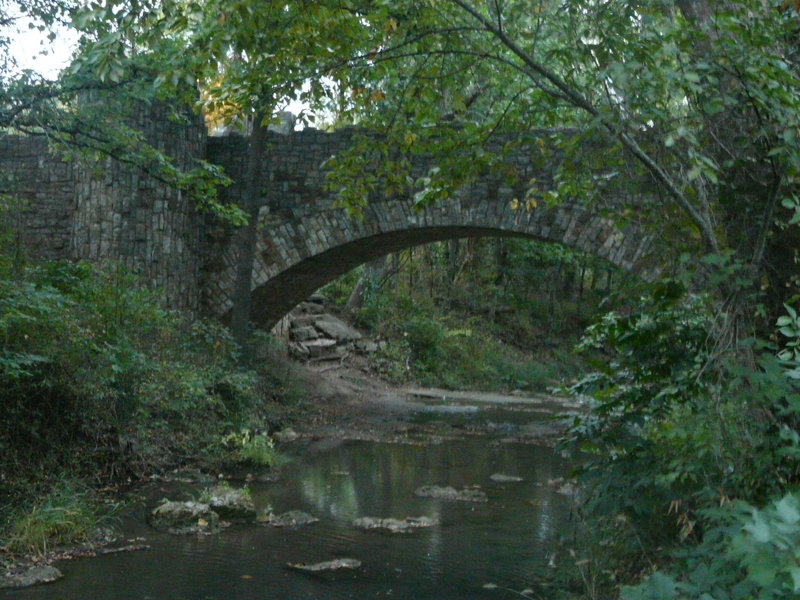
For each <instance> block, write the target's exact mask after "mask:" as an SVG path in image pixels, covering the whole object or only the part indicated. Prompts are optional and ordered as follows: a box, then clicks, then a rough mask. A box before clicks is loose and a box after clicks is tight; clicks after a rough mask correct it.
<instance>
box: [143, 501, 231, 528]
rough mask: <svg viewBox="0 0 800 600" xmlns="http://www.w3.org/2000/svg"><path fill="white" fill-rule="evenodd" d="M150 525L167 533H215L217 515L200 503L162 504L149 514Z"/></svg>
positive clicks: (217, 521)
mask: <svg viewBox="0 0 800 600" xmlns="http://www.w3.org/2000/svg"><path fill="white" fill-rule="evenodd" d="M148 521H149V522H150V525H151V526H152V527H153V528H154V529H157V530H158V531H166V532H167V533H175V534H189V533H217V532H218V531H219V529H220V525H219V515H218V514H217V513H215V512H214V511H213V510H211V507H210V506H209V505H208V504H203V503H202V502H193V501H188V502H171V501H170V502H164V503H163V504H161V505H160V506H157V507H156V508H154V509H153V511H152V512H151V513H150V516H149V518H148Z"/></svg>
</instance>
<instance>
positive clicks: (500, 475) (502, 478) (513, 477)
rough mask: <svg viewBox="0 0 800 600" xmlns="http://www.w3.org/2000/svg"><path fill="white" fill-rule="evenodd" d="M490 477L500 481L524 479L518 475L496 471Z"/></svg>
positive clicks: (509, 481) (512, 481) (507, 481)
mask: <svg viewBox="0 0 800 600" xmlns="http://www.w3.org/2000/svg"><path fill="white" fill-rule="evenodd" d="M489 479H491V480H492V481H496V482H498V483H516V482H517V481H522V477H517V476H516V475H504V474H503V473H495V474H494V475H492V476H490V477H489Z"/></svg>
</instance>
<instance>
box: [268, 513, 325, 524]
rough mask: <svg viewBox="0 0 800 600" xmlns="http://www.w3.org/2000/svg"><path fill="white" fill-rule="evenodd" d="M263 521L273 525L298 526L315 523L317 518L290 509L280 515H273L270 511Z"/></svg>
mask: <svg viewBox="0 0 800 600" xmlns="http://www.w3.org/2000/svg"><path fill="white" fill-rule="evenodd" d="M263 521H264V522H265V523H268V524H269V525H272V526H273V527H300V526H302V525H310V524H311V523H316V522H317V521H319V519H318V518H317V517H315V516H314V515H310V514H308V513H307V512H303V511H302V510H290V511H289V512H285V513H283V514H282V515H273V514H272V513H270V514H269V515H268V516H267V517H266V519H264V520H263Z"/></svg>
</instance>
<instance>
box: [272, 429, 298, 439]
mask: <svg viewBox="0 0 800 600" xmlns="http://www.w3.org/2000/svg"><path fill="white" fill-rule="evenodd" d="M299 437H300V434H299V433H297V432H296V431H295V430H294V429H292V428H291V427H287V428H286V429H281V430H280V431H276V432H275V433H273V434H272V439H274V440H275V441H276V442H280V443H288V442H294V441H295V440H297V438H299Z"/></svg>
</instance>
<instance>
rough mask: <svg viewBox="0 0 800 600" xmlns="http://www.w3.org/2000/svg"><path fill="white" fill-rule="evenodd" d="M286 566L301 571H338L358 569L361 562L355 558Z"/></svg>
mask: <svg viewBox="0 0 800 600" xmlns="http://www.w3.org/2000/svg"><path fill="white" fill-rule="evenodd" d="M286 565H287V566H288V567H289V568H291V569H298V570H300V571H310V572H317V571H336V570H338V569H358V568H359V567H360V566H361V561H360V560H358V559H355V558H337V559H334V560H326V561H325V562H319V563H314V564H306V563H286Z"/></svg>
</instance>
